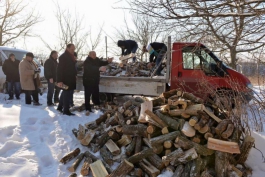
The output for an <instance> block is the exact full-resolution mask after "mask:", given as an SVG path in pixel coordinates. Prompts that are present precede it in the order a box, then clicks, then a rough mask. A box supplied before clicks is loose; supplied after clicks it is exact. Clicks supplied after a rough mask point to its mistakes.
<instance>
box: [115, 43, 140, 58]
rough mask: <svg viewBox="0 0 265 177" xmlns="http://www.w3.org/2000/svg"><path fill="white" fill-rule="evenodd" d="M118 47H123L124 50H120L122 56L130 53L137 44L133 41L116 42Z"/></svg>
mask: <svg viewBox="0 0 265 177" xmlns="http://www.w3.org/2000/svg"><path fill="white" fill-rule="evenodd" d="M118 46H119V47H121V46H123V47H124V48H122V49H121V52H122V53H121V54H122V55H128V54H130V53H131V52H132V49H133V48H134V47H137V43H136V42H135V41H133V40H125V41H121V40H119V41H118ZM125 50H126V51H125Z"/></svg>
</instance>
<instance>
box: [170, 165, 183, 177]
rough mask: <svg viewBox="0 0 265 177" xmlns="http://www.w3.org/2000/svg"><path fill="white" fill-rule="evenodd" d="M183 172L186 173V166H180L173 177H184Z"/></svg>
mask: <svg viewBox="0 0 265 177" xmlns="http://www.w3.org/2000/svg"><path fill="white" fill-rule="evenodd" d="M183 172H184V166H183V165H178V166H177V168H176V170H175V172H174V174H173V176H172V177H182V173H183Z"/></svg>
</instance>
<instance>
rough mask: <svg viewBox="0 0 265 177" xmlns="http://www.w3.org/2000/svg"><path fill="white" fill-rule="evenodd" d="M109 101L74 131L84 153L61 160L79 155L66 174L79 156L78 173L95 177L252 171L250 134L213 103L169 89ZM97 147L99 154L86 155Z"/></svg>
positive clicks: (195, 176) (186, 176)
mask: <svg viewBox="0 0 265 177" xmlns="http://www.w3.org/2000/svg"><path fill="white" fill-rule="evenodd" d="M114 102H115V103H116V104H107V105H106V109H105V110H104V113H103V115H101V116H100V117H99V118H98V119H96V120H95V121H94V122H90V123H87V124H85V125H84V126H83V125H79V127H78V130H77V129H74V130H73V133H74V135H75V136H76V138H77V139H78V140H79V141H80V143H81V144H82V145H83V146H87V147H88V151H86V152H84V153H81V154H80V150H79V149H76V150H74V151H72V152H70V153H69V154H67V155H66V156H65V157H63V158H62V159H61V162H62V163H66V162H67V161H69V160H71V159H73V158H75V157H76V156H78V157H77V158H76V161H75V162H74V163H73V164H72V166H71V167H69V168H68V169H69V171H70V172H75V170H76V168H77V167H78V165H79V163H80V162H81V161H82V159H83V158H85V160H84V164H83V165H82V168H81V172H80V173H81V174H82V175H84V176H85V175H88V174H89V173H90V171H91V174H92V175H93V176H94V177H105V176H108V177H118V176H128V177H129V176H134V177H141V176H150V177H155V176H158V175H159V174H161V173H163V172H164V171H171V172H172V173H173V177H189V176H191V177H200V176H201V177H211V176H213V177H214V176H217V177H226V176H235V177H236V176H239V177H241V176H247V175H249V173H250V172H251V170H250V169H247V168H246V167H245V166H244V162H245V161H246V159H247V156H248V154H249V151H250V149H251V147H252V146H253V144H254V138H252V137H251V136H249V135H244V136H243V135H242V130H240V129H239V128H238V127H237V125H236V124H235V123H234V122H232V120H231V119H229V117H228V115H227V113H226V112H225V111H223V110H220V109H219V108H218V107H217V106H216V105H215V104H214V103H213V102H212V101H210V100H208V101H205V102H204V101H203V100H201V99H200V98H198V97H196V96H194V95H192V94H190V93H187V92H183V91H181V90H171V91H169V92H165V93H163V94H162V95H161V96H160V97H158V98H155V99H153V100H151V101H148V100H147V99H146V100H144V99H143V98H140V97H136V98H132V97H124V100H123V101H122V100H117V99H116V100H114ZM242 137H243V139H242ZM98 151H99V152H100V156H101V158H97V157H95V156H94V155H93V154H92V153H91V152H93V153H96V152H98ZM115 162H118V163H119V165H118V166H117V165H116V168H114V166H115V165H114V166H113V164H114V163H115ZM111 167H113V169H112V168H111ZM72 175H73V176H74V174H72Z"/></svg>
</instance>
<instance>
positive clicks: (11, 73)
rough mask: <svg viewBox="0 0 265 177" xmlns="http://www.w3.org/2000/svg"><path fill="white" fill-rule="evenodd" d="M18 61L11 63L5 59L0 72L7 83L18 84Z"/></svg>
mask: <svg viewBox="0 0 265 177" xmlns="http://www.w3.org/2000/svg"><path fill="white" fill-rule="evenodd" d="M19 63H20V61H19V60H17V59H16V60H15V61H12V60H11V59H7V60H6V61H5V62H4V64H3V66H2V70H3V72H4V74H5V75H6V81H7V82H20V79H19V67H18V66H19Z"/></svg>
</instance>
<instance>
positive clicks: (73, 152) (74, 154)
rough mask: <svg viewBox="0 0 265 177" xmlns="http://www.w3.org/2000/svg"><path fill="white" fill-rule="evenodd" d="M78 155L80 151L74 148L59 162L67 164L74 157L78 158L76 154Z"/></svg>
mask: <svg viewBox="0 0 265 177" xmlns="http://www.w3.org/2000/svg"><path fill="white" fill-rule="evenodd" d="M79 153H80V149H79V148H76V149H75V150H73V151H71V152H69V153H68V154H66V155H65V156H64V157H63V158H62V159H61V160H60V162H61V163H63V164H66V163H67V162H69V161H70V160H72V159H73V158H75V157H76V156H78V154H79Z"/></svg>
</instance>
